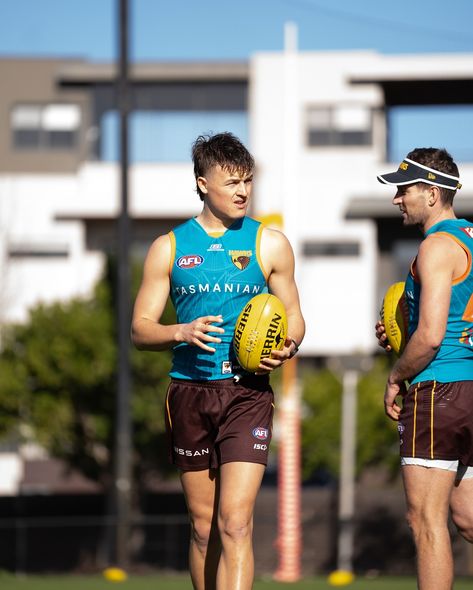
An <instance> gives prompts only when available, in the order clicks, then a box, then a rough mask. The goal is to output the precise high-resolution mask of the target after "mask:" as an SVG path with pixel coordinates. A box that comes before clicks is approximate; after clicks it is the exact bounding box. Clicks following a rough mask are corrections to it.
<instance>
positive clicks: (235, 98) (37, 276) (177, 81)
mask: <svg viewBox="0 0 473 590" xmlns="http://www.w3.org/2000/svg"><path fill="white" fill-rule="evenodd" d="M115 72H116V70H115V67H114V66H113V65H112V64H94V63H87V62H82V61H70V60H33V59H31V60H29V59H0V84H1V87H2V92H1V93H0V276H1V280H2V290H1V295H0V297H1V306H0V310H1V311H0V322H1V323H6V322H12V321H24V320H25V318H26V317H27V313H28V309H29V308H30V307H31V306H33V305H35V304H36V303H38V302H40V301H42V302H51V301H54V300H58V299H59V300H65V299H67V298H69V297H72V296H75V295H87V294H89V293H90V292H91V289H92V288H93V285H94V284H95V282H96V281H97V279H98V278H99V277H100V274H101V271H102V268H103V262H104V258H105V254H104V253H105V252H107V251H110V249H112V248H113V247H114V246H113V244H114V236H115V227H116V220H117V216H118V213H119V206H120V205H119V204H120V187H119V170H118V163H117V162H116V161H111V160H112V158H108V157H106V154H107V149H108V148H107V145H108V146H110V145H112V143H111V141H110V136H109V137H108V139H107V129H108V127H107V125H108V122H109V121H110V118H109V117H110V113H113V111H114V110H115V109H116V96H115V90H114V88H115V86H114V85H115V75H116V73H115ZM131 80H132V85H133V90H132V93H133V100H132V104H133V108H134V109H135V110H136V112H138V113H141V114H144V122H145V124H144V125H143V128H145V129H146V128H147V129H146V131H147V134H146V138H145V141H146V142H148V143H147V145H148V148H147V149H148V152H147V154H148V155H147V157H145V158H143V159H142V160H141V161H140V160H139V159H137V160H136V161H134V162H133V164H132V166H131V170H130V215H131V217H132V231H133V244H134V246H133V248H134V250H135V251H140V252H143V251H144V250H145V248H146V246H148V245H149V244H150V243H151V240H152V239H153V237H155V236H157V235H159V234H160V233H162V232H164V231H167V230H168V229H169V228H170V227H172V226H173V225H175V224H176V223H178V222H180V221H181V220H184V219H185V218H187V217H189V216H192V215H194V214H196V213H197V212H198V211H199V210H200V201H199V199H198V197H197V195H196V194H195V192H194V182H193V175H192V167H191V163H190V158H186V159H183V160H182V161H172V149H171V142H170V141H168V140H169V138H170V137H173V134H174V135H175V136H176V137H177V135H178V133H177V127H172V125H171V127H170V128H168V129H167V130H166V128H165V127H163V126H161V127H159V126H153V125H154V123H153V121H155V120H154V119H153V116H155V115H156V116H159V114H160V113H161V114H162V113H165V114H167V115H171V116H174V115H176V113H178V114H179V113H180V114H181V115H183V114H188V113H200V114H203V115H206V114H207V115H210V116H211V117H210V118H209V119H205V117H204V118H203V119H202V120H203V121H205V122H206V125H207V124H208V125H209V126H207V127H204V128H196V129H195V131H196V132H195V133H194V137H195V136H196V135H197V134H198V133H205V132H208V131H211V130H212V131H222V130H230V131H235V132H236V134H237V135H238V134H239V133H238V131H239V130H240V129H245V125H247V129H248V134H247V137H242V139H243V140H244V141H246V142H247V143H248V146H249V148H250V150H251V151H252V152H253V154H254V155H255V158H256V162H257V174H256V181H255V193H254V202H253V205H252V210H251V213H252V215H255V216H266V218H267V219H268V220H269V221H270V222H272V223H274V221H276V222H279V221H280V220H281V219H282V221H283V224H284V231H285V232H286V233H287V235H288V237H289V238H290V240H291V242H292V244H293V247H294V250H295V252H296V264H297V279H298V283H299V287H300V292H301V298H302V306H303V311H304V314H305V317H306V320H307V335H306V338H305V341H304V345H303V347H302V349H301V355H305V356H308V357H319V356H322V357H325V356H338V355H350V354H354V353H361V354H370V353H371V352H373V351H374V350H376V343H375V341H374V335H373V325H374V322H375V320H376V317H377V314H378V310H379V306H380V302H381V298H382V294H383V292H384V290H385V288H386V287H387V286H388V284H390V283H391V282H393V281H394V280H400V279H402V278H403V276H404V272H405V270H406V268H407V264H408V262H409V256H410V255H411V254H412V252H413V249H414V248H415V245H416V243H417V242H418V240H419V238H420V236H419V235H418V234H417V232H416V230H414V229H412V228H409V229H406V228H402V225H401V221H400V218H399V212H398V211H397V209H396V208H394V207H393V206H392V205H391V198H392V191H390V190H389V188H387V187H385V186H383V185H381V184H379V183H378V182H377V180H376V175H377V174H378V173H380V172H386V171H390V170H392V169H394V168H395V167H396V166H397V164H398V162H394V163H393V162H389V161H387V160H388V159H389V158H388V155H389V149H388V146H389V140H390V135H389V129H388V125H387V120H388V119H387V114H388V112H389V109H390V108H391V107H393V106H399V105H443V104H445V105H452V104H472V103H473V56H472V55H458V54H450V55H415V56H413V55H402V56H392V55H391V56H386V55H381V54H378V53H376V52H372V51H357V52H301V53H297V52H290V51H288V52H282V53H263V54H257V55H254V56H253V57H252V58H251V60H250V62H249V63H223V62H215V63H193V64H188V63H165V64H162V63H149V64H136V65H134V66H133V67H132V68H131ZM212 117H214V118H212ZM147 121H148V122H150V124H149V125H147V124H146V122H147ZM215 121H218V123H217V128H216V125H215ZM226 121H230V122H235V121H237V123H236V128H233V127H232V125H231V124H230V125H228V126H227V127H225V122H226ZM155 122H156V121H155ZM181 124H182V119H181V120H180V125H181ZM210 125H212V126H210ZM218 125H220V127H219V128H218ZM166 134H167V135H166ZM191 140H192V137H190V136H189V147H190V141H191ZM107 141H108V144H107ZM139 141H140V138H139V137H138V139H137V140H136V142H137V143H139ZM167 146H169V149H168V147H167ZM155 147H156V149H158V148H159V150H161V151H160V153H161V154H164V156H163V157H161V158H160V160H159V161H153V158H152V152H153V149H154V148H155ZM412 147H416V146H412ZM445 147H447V148H448V146H445ZM104 154H105V155H104ZM460 169H461V177H462V182H463V189H462V191H461V192H460V193H459V195H458V196H457V198H456V200H457V211H458V213H459V214H460V215H465V216H473V163H464V162H460Z"/></svg>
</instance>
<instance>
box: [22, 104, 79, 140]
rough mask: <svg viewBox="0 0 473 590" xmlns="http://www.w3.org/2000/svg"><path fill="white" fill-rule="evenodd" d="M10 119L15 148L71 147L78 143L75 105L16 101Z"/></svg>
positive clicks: (77, 107)
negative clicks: (18, 103)
mask: <svg viewBox="0 0 473 590" xmlns="http://www.w3.org/2000/svg"><path fill="white" fill-rule="evenodd" d="M10 120H11V129H12V133H13V145H14V146H15V148H17V149H33V150H45V149H46V150H49V149H51V150H54V149H73V148H74V147H76V145H77V140H78V132H79V127H80V121H81V113H80V108H79V106H78V105H74V104H48V105H33V104H29V105H26V104H21V105H16V106H15V107H14V108H13V109H12V111H11V117H10Z"/></svg>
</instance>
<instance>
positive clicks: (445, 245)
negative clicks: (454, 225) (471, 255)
mask: <svg viewBox="0 0 473 590" xmlns="http://www.w3.org/2000/svg"><path fill="white" fill-rule="evenodd" d="M458 250H461V246H459V245H458V243H457V242H456V241H455V239H453V238H451V237H450V236H449V235H448V234H442V233H437V234H432V235H430V236H427V237H426V238H425V240H423V241H422V243H421V245H420V247H419V256H422V257H423V258H429V259H430V258H434V259H435V258H437V259H444V258H448V257H449V256H451V255H452V254H454V253H455V252H457V251H458Z"/></svg>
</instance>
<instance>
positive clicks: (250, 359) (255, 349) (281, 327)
mask: <svg viewBox="0 0 473 590" xmlns="http://www.w3.org/2000/svg"><path fill="white" fill-rule="evenodd" d="M286 336H287V316H286V310H285V309H284V305H283V303H282V301H281V300H280V299H278V298H277V297H276V296H275V295H271V294H270V293H261V294H260V295H256V296H255V297H253V298H252V299H250V300H249V301H248V303H247V304H246V305H245V307H244V308H243V310H242V311H241V313H240V315H239V316H238V319H237V321H236V324H235V333H234V335H233V348H234V350H235V354H236V356H237V359H238V362H239V363H240V366H241V367H243V369H245V370H247V371H249V372H250V373H254V372H255V371H257V370H258V365H259V364H260V362H261V360H262V359H264V358H267V357H269V356H271V351H272V350H281V349H282V348H284V342H285V341H286Z"/></svg>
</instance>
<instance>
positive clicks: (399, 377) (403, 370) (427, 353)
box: [388, 330, 439, 383]
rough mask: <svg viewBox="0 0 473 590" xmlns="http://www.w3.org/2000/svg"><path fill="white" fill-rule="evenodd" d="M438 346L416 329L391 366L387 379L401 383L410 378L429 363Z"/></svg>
mask: <svg viewBox="0 0 473 590" xmlns="http://www.w3.org/2000/svg"><path fill="white" fill-rule="evenodd" d="M438 348H439V346H438V345H436V344H433V343H432V342H431V340H430V339H429V338H428V337H427V335H425V334H423V333H422V332H421V331H419V330H416V331H415V332H414V333H413V334H412V337H411V338H410V340H409V341H408V343H407V345H406V348H405V350H404V352H403V353H402V355H401V357H400V358H399V359H398V361H397V362H396V363H395V365H394V367H393V368H392V370H391V373H390V375H389V378H388V381H390V382H391V383H401V382H403V381H405V380H411V379H412V378H413V377H415V375H417V374H418V373H420V372H421V371H422V369H424V368H425V367H426V366H427V365H428V364H429V363H430V361H431V360H432V359H433V358H434V357H435V355H436V354H437V350H438Z"/></svg>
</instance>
